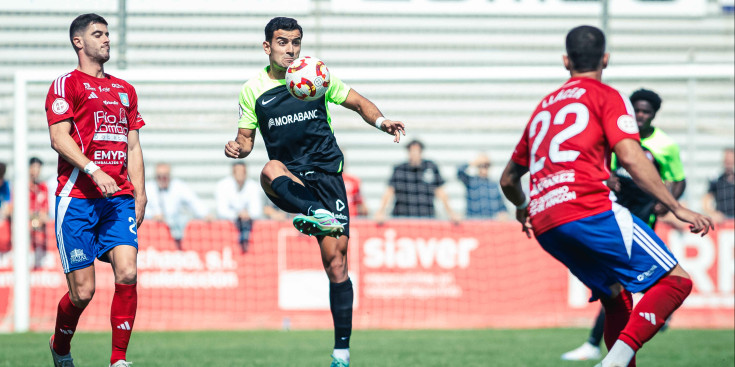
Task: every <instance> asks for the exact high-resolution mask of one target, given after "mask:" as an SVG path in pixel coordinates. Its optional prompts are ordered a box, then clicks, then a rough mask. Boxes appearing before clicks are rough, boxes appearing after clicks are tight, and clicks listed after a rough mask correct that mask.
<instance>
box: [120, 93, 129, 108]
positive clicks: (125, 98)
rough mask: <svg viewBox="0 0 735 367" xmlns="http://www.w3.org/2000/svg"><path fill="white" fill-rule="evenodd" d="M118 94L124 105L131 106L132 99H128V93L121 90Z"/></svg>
mask: <svg viewBox="0 0 735 367" xmlns="http://www.w3.org/2000/svg"><path fill="white" fill-rule="evenodd" d="M117 94H118V95H120V103H122V104H123V106H125V107H130V101H129V100H128V94H127V93H122V92H119V93H117Z"/></svg>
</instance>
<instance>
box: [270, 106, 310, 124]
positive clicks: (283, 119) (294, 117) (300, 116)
mask: <svg viewBox="0 0 735 367" xmlns="http://www.w3.org/2000/svg"><path fill="white" fill-rule="evenodd" d="M318 115H319V111H318V110H316V109H314V110H311V111H306V112H298V113H294V114H291V115H286V116H280V117H272V118H270V119H268V129H271V128H273V127H278V126H284V125H289V124H293V123H296V122H302V121H306V120H312V119H316V118H317V117H318Z"/></svg>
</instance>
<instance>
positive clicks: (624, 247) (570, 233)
mask: <svg viewBox="0 0 735 367" xmlns="http://www.w3.org/2000/svg"><path fill="white" fill-rule="evenodd" d="M536 239H537V240H538V242H539V243H540V244H541V247H543V248H544V250H546V252H548V253H549V254H551V256H554V257H555V258H556V259H557V260H559V261H561V262H562V263H563V264H564V265H566V266H567V268H569V270H570V271H571V272H572V274H574V275H575V276H576V277H577V278H578V279H579V280H580V281H582V283H584V284H585V285H587V287H589V288H590V289H591V290H592V298H590V302H591V301H594V300H596V299H598V298H600V297H609V296H610V295H611V291H610V286H611V285H613V284H615V283H620V284H622V285H623V287H625V289H627V290H628V291H630V292H633V293H635V292H640V291H643V290H646V289H648V288H649V287H651V286H652V285H653V284H655V283H656V282H657V281H658V280H659V279H660V278H662V277H663V276H664V275H666V274H667V273H668V272H669V271H670V270H671V269H673V268H674V266H676V264H677V263H678V261H677V260H676V258H674V255H672V254H671V252H670V251H669V249H668V248H666V245H665V244H664V243H663V241H661V239H660V238H659V237H658V236H657V235H656V233H655V232H653V230H652V229H651V228H650V227H648V226H647V225H646V223H644V222H643V221H641V220H640V219H638V217H636V216H634V215H631V214H630V212H629V211H628V209H625V208H624V207H622V206H620V205H618V204H613V210H609V211H606V212H603V213H600V214H597V215H593V216H591V217H587V218H582V219H579V220H576V221H573V222H569V223H565V224H562V225H560V226H558V227H554V228H552V229H550V230H548V231H546V232H544V233H542V234H540V235H539V236H537V237H536Z"/></svg>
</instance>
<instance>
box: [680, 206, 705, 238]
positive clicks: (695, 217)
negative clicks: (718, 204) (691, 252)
mask: <svg viewBox="0 0 735 367" xmlns="http://www.w3.org/2000/svg"><path fill="white" fill-rule="evenodd" d="M672 212H673V213H674V215H675V216H676V217H677V218H678V219H679V220H682V221H684V222H687V223H689V230H690V231H691V232H692V233H699V232H702V237H704V235H706V234H707V233H709V231H710V229H712V230H714V229H715V225H714V224H713V223H712V218H710V217H708V216H706V215H702V214H699V213H697V212H694V211H691V210H689V209H687V208H685V207H683V206H679V207H678V208H676V210H673V211H672Z"/></svg>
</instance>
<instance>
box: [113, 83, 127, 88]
mask: <svg viewBox="0 0 735 367" xmlns="http://www.w3.org/2000/svg"><path fill="white" fill-rule="evenodd" d="M110 85H111V86H112V87H113V88H117V89H123V88H124V87H123V86H122V85H120V84H116V83H112V84H110Z"/></svg>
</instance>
